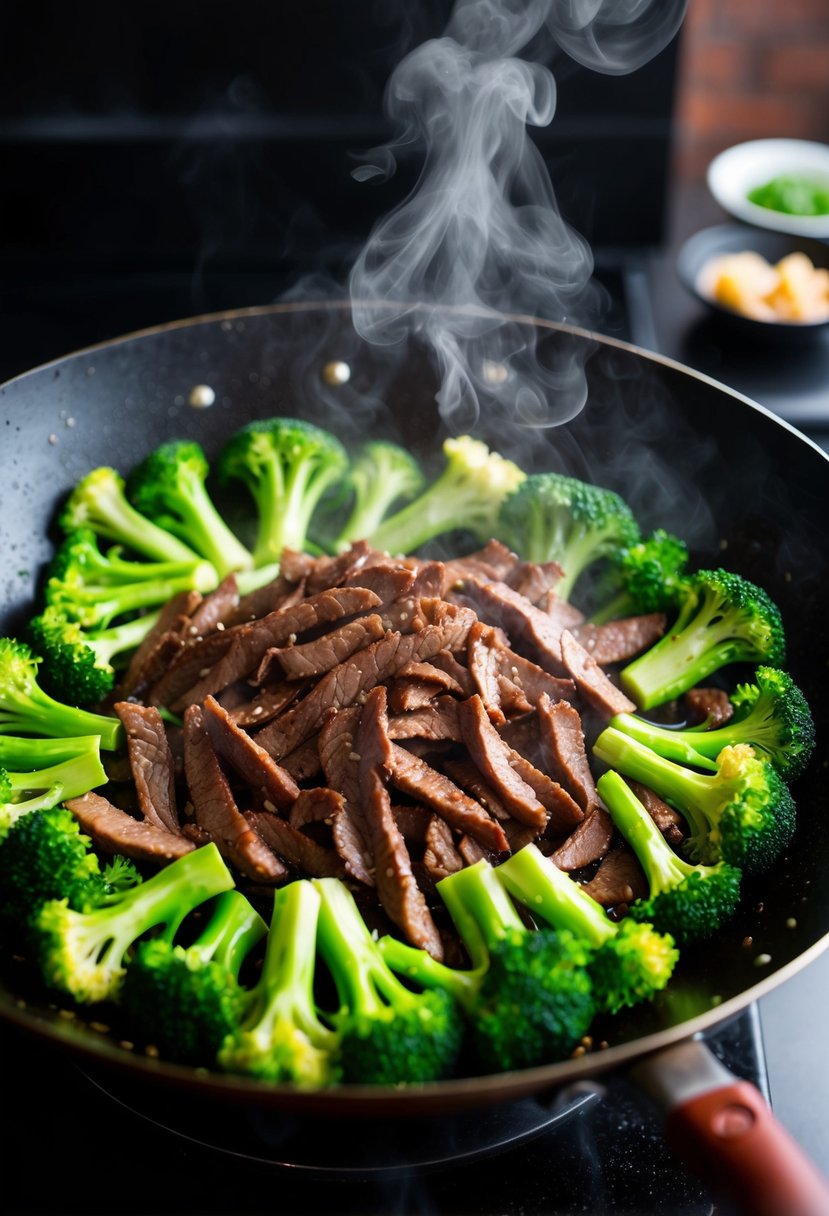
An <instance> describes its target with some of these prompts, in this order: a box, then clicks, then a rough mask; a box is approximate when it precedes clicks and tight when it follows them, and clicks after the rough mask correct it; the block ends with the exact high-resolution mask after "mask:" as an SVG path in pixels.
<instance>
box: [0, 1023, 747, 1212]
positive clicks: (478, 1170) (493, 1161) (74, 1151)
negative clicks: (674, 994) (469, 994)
mask: <svg viewBox="0 0 829 1216" xmlns="http://www.w3.org/2000/svg"><path fill="white" fill-rule="evenodd" d="M709 1043H710V1046H711V1047H712V1049H713V1051H714V1052H715V1053H716V1055H717V1056H718V1057H719V1058H720V1059H721V1060H723V1062H724V1063H725V1064H726V1066H727V1067H728V1068H730V1069H731V1070H732V1071H733V1072H734V1073H735V1074H737V1075H738V1076H740V1077H744V1078H746V1079H749V1080H752V1081H754V1082H755V1083H756V1084H759V1085H760V1087H761V1089H763V1090H764V1091H765V1090H766V1083H765V1076H766V1073H765V1061H764V1055H763V1046H762V1040H761V1034H760V1027H759V1019H758V1016H757V1011H756V1007H754V1006H751V1007H749V1009H748V1010H747V1011H746V1012H745V1013H743V1014H742V1015H740V1016H739V1017H738V1018H735V1019H733V1020H732V1021H731V1022H729V1023H728V1024H727V1025H725V1026H723V1027H721V1028H720V1030H719V1031H718V1033H717V1034H715V1035H713V1036H712V1037H711V1038H710V1039H709ZM0 1079H2V1092H3V1105H4V1108H5V1109H6V1110H7V1111H12V1110H13V1111H14V1112H15V1117H14V1120H13V1122H12V1123H11V1124H10V1126H7V1129H6V1132H5V1149H6V1151H5V1153H4V1171H3V1173H4V1177H3V1191H4V1201H5V1202H4V1211H5V1212H6V1213H7V1214H8V1216H97V1214H99V1213H100V1214H101V1216H111V1214H112V1213H114V1212H117V1213H119V1214H123V1216H132V1214H141V1216H167V1214H168V1213H169V1214H172V1213H176V1214H186V1213H194V1214H195V1213H199V1214H203V1216H212V1214H214V1213H234V1216H260V1214H264V1213H270V1212H273V1211H278V1212H279V1213H280V1216H311V1214H312V1213H313V1214H319V1213H326V1214H327V1216H358V1214H359V1216H472V1214H473V1213H474V1214H475V1216H576V1214H577V1213H582V1214H585V1216H616V1214H618V1216H651V1214H656V1213H660V1214H663V1213H664V1214H665V1216H668V1214H670V1216H707V1214H708V1213H712V1212H714V1211H716V1212H717V1213H718V1216H729V1209H728V1207H723V1206H722V1205H721V1204H720V1205H717V1206H716V1207H715V1203H714V1199H713V1198H712V1196H711V1195H710V1194H709V1193H708V1192H707V1191H706V1190H705V1188H704V1187H702V1186H701V1184H699V1183H698V1182H697V1181H696V1180H695V1179H694V1178H692V1177H691V1176H690V1175H688V1174H687V1173H686V1172H685V1170H684V1169H683V1168H682V1166H681V1165H679V1164H678V1163H677V1161H676V1160H675V1159H674V1158H673V1157H672V1156H671V1154H670V1153H669V1151H668V1150H667V1148H666V1147H665V1145H664V1143H663V1141H662V1137H661V1121H660V1116H659V1114H658V1112H657V1111H656V1110H655V1109H654V1108H652V1107H651V1105H650V1103H649V1101H648V1100H647V1099H645V1098H644V1096H643V1095H642V1094H641V1093H640V1092H639V1091H638V1090H636V1089H635V1088H634V1087H633V1086H632V1085H631V1084H630V1083H629V1082H628V1081H627V1080H626V1079H625V1078H624V1077H615V1076H614V1077H611V1078H610V1079H609V1080H608V1081H607V1082H606V1085H605V1087H604V1088H602V1089H597V1090H596V1091H594V1092H587V1091H584V1090H577V1091H570V1092H568V1093H566V1094H561V1093H557V1094H555V1095H553V1096H552V1097H550V1098H548V1099H543V1098H542V1099H541V1100H539V1101H536V1100H531V1101H529V1103H528V1102H527V1101H524V1102H519V1103H515V1104H511V1105H508V1106H506V1107H501V1108H499V1109H497V1110H496V1111H495V1112H494V1113H492V1112H483V1113H482V1114H481V1115H480V1116H479V1118H480V1120H481V1123H482V1125H483V1133H482V1140H481V1147H482V1148H483V1149H485V1150H486V1151H485V1154H484V1155H483V1156H481V1155H480V1154H477V1153H471V1152H470V1153H465V1152H464V1145H466V1147H467V1148H468V1147H469V1145H470V1143H471V1141H470V1140H469V1135H468V1132H469V1128H468V1127H467V1128H466V1129H465V1130H464V1129H462V1128H461V1129H460V1131H461V1135H460V1136H458V1132H459V1124H461V1123H464V1122H466V1123H467V1124H468V1123H469V1121H470V1116H466V1115H465V1116H461V1117H456V1118H447V1119H446V1120H433V1125H434V1126H432V1127H431V1128H430V1129H429V1131H428V1137H429V1138H430V1139H431V1142H432V1146H434V1145H435V1144H439V1143H442V1144H443V1146H444V1149H443V1156H444V1158H445V1159H444V1160H442V1161H438V1162H432V1163H431V1164H428V1165H421V1166H420V1167H412V1166H411V1165H409V1164H408V1162H410V1161H412V1160H415V1159H417V1157H418V1155H420V1156H421V1157H422V1156H423V1153H422V1146H423V1137H422V1136H421V1135H419V1134H418V1133H419V1131H420V1132H422V1131H423V1129H422V1128H421V1129H418V1126H417V1124H415V1125H412V1124H410V1123H408V1122H400V1123H396V1124H395V1123H390V1122H388V1121H386V1122H384V1123H383V1124H382V1125H378V1124H376V1123H372V1122H368V1121H363V1120H359V1119H357V1120H351V1121H350V1122H349V1123H347V1124H345V1125H344V1124H342V1123H339V1124H336V1125H334V1124H332V1125H327V1124H326V1123H325V1122H324V1121H320V1120H317V1121H315V1122H313V1123H311V1122H309V1121H302V1120H300V1121H297V1120H294V1119H292V1120H291V1121H290V1123H287V1122H286V1121H285V1120H284V1119H282V1118H281V1117H279V1116H262V1115H257V1114H255V1113H245V1112H241V1113H240V1112H234V1113H228V1112H224V1113H223V1114H222V1116H221V1118H220V1117H219V1116H218V1115H217V1116H216V1118H215V1119H213V1120H212V1121H210V1123H209V1125H208V1121H207V1120H206V1115H205V1110H204V1108H203V1105H202V1104H201V1103H200V1102H197V1101H196V1100H194V1099H192V1098H181V1097H178V1096H177V1095H176V1094H175V1093H168V1092H166V1091H163V1090H161V1089H158V1090H155V1091H148V1090H143V1089H141V1088H136V1087H135V1085H134V1083H132V1082H125V1081H124V1080H123V1078H122V1076H121V1074H118V1075H115V1074H107V1073H106V1072H100V1071H98V1072H96V1073H95V1074H94V1076H93V1075H91V1074H89V1073H87V1072H84V1071H81V1070H80V1069H79V1068H78V1066H77V1065H76V1064H75V1063H74V1062H73V1061H72V1060H70V1059H68V1058H67V1057H65V1056H62V1055H59V1054H57V1053H54V1052H52V1051H51V1050H48V1049H37V1050H32V1048H31V1044H30V1043H27V1042H26V1041H25V1040H22V1039H18V1035H17V1033H16V1032H15V1033H9V1034H7V1033H4V1034H3V1037H2V1046H1V1047H0ZM528 1107H534V1109H533V1110H528ZM229 1120H232V1124H231V1123H229ZM534 1121H538V1122H541V1123H542V1124H543V1126H542V1127H541V1130H540V1131H538V1132H537V1134H535V1135H531V1134H529V1133H528V1131H527V1128H528V1127H529V1126H530V1125H531V1124H532V1123H533V1122H534ZM545 1121H546V1122H545ZM487 1137H490V1140H489V1143H487ZM206 1141H207V1142H206ZM369 1145H370V1146H371V1149H370V1151H369V1150H368V1149H367V1146H369ZM455 1147H457V1148H458V1151H459V1152H460V1153H461V1154H462V1155H461V1156H460V1157H459V1158H458V1159H457V1160H456V1159H454V1157H453V1149H454V1148H455ZM332 1162H336V1163H338V1164H339V1165H340V1166H341V1167H342V1168H332ZM361 1162H362V1163H364V1168H360V1163H361Z"/></svg>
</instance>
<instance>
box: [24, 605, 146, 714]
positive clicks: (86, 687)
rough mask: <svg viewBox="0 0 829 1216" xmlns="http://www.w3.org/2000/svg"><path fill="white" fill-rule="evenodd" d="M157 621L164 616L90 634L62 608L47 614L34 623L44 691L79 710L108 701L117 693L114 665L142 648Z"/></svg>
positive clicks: (31, 627) (138, 619) (31, 625)
mask: <svg viewBox="0 0 829 1216" xmlns="http://www.w3.org/2000/svg"><path fill="white" fill-rule="evenodd" d="M157 619H158V613H147V614H146V615H145V616H140V617H136V618H135V619H134V620H131V621H124V622H123V623H121V624H120V625H114V626H113V627H112V628H111V629H98V630H84V629H83V628H82V626H81V625H79V624H78V623H77V621H69V620H67V619H66V617H65V616H64V615H63V613H62V612H61V610H60V609H59V608H56V607H54V606H50V607H48V608H46V609H45V611H44V612H42V613H41V614H40V616H36V617H33V618H32V620H31V621H30V622H29V637H30V638H31V642H32V645H33V647H34V649H35V650H36V651H37V653H38V654H39V655H40V658H41V665H40V682H41V685H42V687H43V688H44V690H45V691H46V692H49V693H51V694H53V695H54V696H56V697H61V698H64V699H65V700H67V701H72V702H74V703H76V704H78V705H92V704H94V703H95V702H98V701H102V700H103V699H104V697H105V696H106V695H107V693H108V692H111V691H112V689H113V688H114V687H115V680H116V670H115V665H114V661H115V660H116V659H118V658H119V657H120V656H121V655H124V654H127V653H129V652H130V651H132V650H134V649H135V648H136V647H137V646H140V645H141V643H142V642H143V641H144V639H145V638H146V636H147V634H148V633H149V632H150V630H151V629H152V627H153V625H154V624H155V622H156V621H157Z"/></svg>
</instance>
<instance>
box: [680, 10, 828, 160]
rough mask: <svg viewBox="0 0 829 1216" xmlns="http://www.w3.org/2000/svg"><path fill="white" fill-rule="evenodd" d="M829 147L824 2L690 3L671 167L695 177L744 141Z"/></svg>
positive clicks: (681, 61) (826, 30)
mask: <svg viewBox="0 0 829 1216" xmlns="http://www.w3.org/2000/svg"><path fill="white" fill-rule="evenodd" d="M774 136H787V137H792V138H798V139H817V140H823V141H827V142H829V0H689V6H688V13H687V16H686V19H685V27H684V31H683V41H682V50H681V58H680V75H679V80H678V93H677V136H676V168H677V171H678V173H679V174H680V175H681V176H682V177H683V178H685V179H699V178H701V177H702V176H703V175H704V172H705V168H706V166H707V165H708V162H709V161H710V160H711V158H712V157H713V156H715V155H716V154H717V152H721V151H722V150H723V148H727V147H730V146H731V145H732V144H736V143H740V142H741V141H742V140H746V139H763V138H766V137H774Z"/></svg>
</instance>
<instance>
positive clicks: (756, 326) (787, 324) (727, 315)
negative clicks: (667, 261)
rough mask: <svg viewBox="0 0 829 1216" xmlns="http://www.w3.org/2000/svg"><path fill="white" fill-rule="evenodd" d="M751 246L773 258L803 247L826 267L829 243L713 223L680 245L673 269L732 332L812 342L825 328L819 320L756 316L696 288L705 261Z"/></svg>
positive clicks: (815, 262) (816, 262) (802, 250)
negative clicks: (727, 304) (790, 319)
mask: <svg viewBox="0 0 829 1216" xmlns="http://www.w3.org/2000/svg"><path fill="white" fill-rule="evenodd" d="M746 251H752V252H754V253H759V254H760V255H761V256H762V257H764V258H765V259H766V261H768V262H770V263H772V264H774V263H776V262H779V261H780V259H781V258H784V257H786V256H787V255H788V254H790V253H805V254H806V256H807V257H808V258H810V259H811V261H812V263H813V265H814V266H816V267H818V268H822V269H826V270H829V243H827V242H825V241H817V240H813V239H811V238H810V237H805V236H794V235H791V234H789V233H784V232H770V231H767V230H765V229H761V228H754V227H752V226H751V225H749V224H717V225H716V226H715V227H713V228H703V229H702V230H701V231H700V232H697V233H695V234H694V236H692V237H690V238H689V239H688V240H687V241H686V242H685V244H684V245H683V246H682V248H681V249H680V251H679V255H678V257H677V264H676V268H677V274H678V275H679V278H680V281H681V282H682V284H683V286H684V287H686V288H687V290H688V291H689V292H690V293H691V294H692V295H693V296H696V298H697V299H698V300H699V301H700V303H702V304H704V305H705V306H706V308H708V309H710V310H711V312H712V313H713V314H715V315H716V317H717V318H718V319H721V320H722V322H723V324H724V325H727V326H728V328H729V329H730V330H731V331H732V332H733V333H735V334H740V335H742V336H743V337H746V338H752V339H758V340H759V341H761V342H763V341H766V340H768V339H774V340H780V341H785V342H814V341H815V340H822V339H825V338H826V335H827V334H829V319H827V320H824V321H797V322H792V321H759V320H756V319H755V318H753V317H746V316H743V314H742V313H738V312H734V311H733V309H730V308H726V307H725V306H724V305H723V304H719V303H717V301H716V300H713V299H712V298H711V297H710V296H709V295H707V294H705V293H704V292H703V291H701V290H700V287H699V276H700V273H701V271H702V270H703V268H704V267H705V266H706V265H707V263H708V262H709V261H710V260H711V259H712V258H716V257H722V256H723V255H724V254H729V253H743V252H746Z"/></svg>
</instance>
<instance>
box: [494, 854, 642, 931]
mask: <svg viewBox="0 0 829 1216" xmlns="http://www.w3.org/2000/svg"><path fill="white" fill-rule="evenodd" d="M495 875H496V877H497V879H498V881H499V883H502V884H503V886H504V888H505V889H506V890H507V891H509V893H510V895H512V896H513V897H514V898H515V899H517V900H518V901H519V902H520V903H522V904H524V906H525V907H527V908H528V909H529V910H530V912H532V913H533V914H538V915H539V916H542V917H543V918H544V920H546V921H547V922H548V924H550V925H552V926H553V928H555V929H569V930H570V932H571V933H573V934H574V935H575V936H576V937H578V938H580V939H581V940H582V941H586V942H587V944H588V945H589V946H591V947H593V948H594V949H598V948H599V947H600V946H603V945H604V944H605V942H607V941H609V940H610V939H611V938H612V937H614V936H615V934H616V933H617V932H618V927H617V925H615V924H614V923H613V921H612V920H611V919H610V917H609V916H608V915H607V913H606V912H605V910H604V908H602V906H601V904H598V903H596V901H595V899H592V898H591V897H590V896H589V895H588V894H587V893H586V892H585V891H583V890H582V889H581V887H580V886H579V885H578V883H576V882H574V881H573V879H572V878H570V877H569V875H567V874H565V873H564V871H563V870H559V868H558V867H557V866H556V865H554V863H553V862H552V861H550V860H549V858H547V857H545V856H544V854H543V853H542V852H541V851H540V850H539V849H538V848H537V847H536V846H535V845H533V844H528V845H525V846H524V848H523V849H520V850H519V851H518V852H517V853H514V854H513V855H512V857H509V858H508V859H507V860H506V861H504V862H502V863H501V864H500V865H499V866H497V867H496V869H495Z"/></svg>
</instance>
